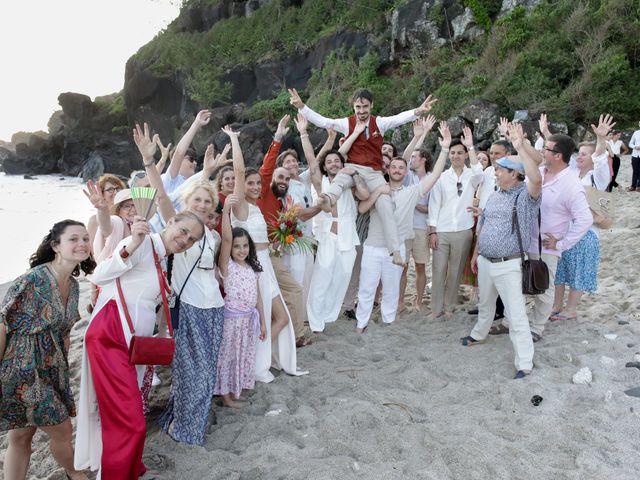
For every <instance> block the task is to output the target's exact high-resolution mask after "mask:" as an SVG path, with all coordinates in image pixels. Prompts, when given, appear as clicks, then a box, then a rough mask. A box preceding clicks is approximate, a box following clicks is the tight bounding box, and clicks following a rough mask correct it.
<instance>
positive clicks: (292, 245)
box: [269, 205, 312, 257]
mask: <svg viewBox="0 0 640 480" xmlns="http://www.w3.org/2000/svg"><path fill="white" fill-rule="evenodd" d="M288 207H289V208H287V209H286V210H283V211H281V212H280V213H279V214H278V216H277V217H276V218H274V219H273V220H272V221H271V228H272V231H271V233H270V234H269V237H270V239H271V247H270V249H271V252H272V253H273V254H274V255H275V256H276V257H281V256H283V255H284V254H285V253H292V252H296V251H297V252H300V253H302V252H311V251H312V244H311V241H310V240H309V239H308V238H305V237H304V236H303V233H302V230H301V229H300V225H299V220H298V214H299V213H300V210H301V207H300V206H299V205H291V206H288Z"/></svg>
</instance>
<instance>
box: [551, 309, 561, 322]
mask: <svg viewBox="0 0 640 480" xmlns="http://www.w3.org/2000/svg"><path fill="white" fill-rule="evenodd" d="M560 313H562V310H554V311H553V312H551V313H550V314H549V320H554V318H553V317H555V316H557V315H559V314H560Z"/></svg>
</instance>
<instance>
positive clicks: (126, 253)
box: [120, 247, 131, 260]
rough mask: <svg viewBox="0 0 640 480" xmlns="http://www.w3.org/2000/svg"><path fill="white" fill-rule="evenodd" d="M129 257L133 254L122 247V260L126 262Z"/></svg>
mask: <svg viewBox="0 0 640 480" xmlns="http://www.w3.org/2000/svg"><path fill="white" fill-rule="evenodd" d="M129 255H131V254H130V253H129V251H128V250H127V247H122V249H121V250H120V258H122V259H123V260H126V259H127V258H129Z"/></svg>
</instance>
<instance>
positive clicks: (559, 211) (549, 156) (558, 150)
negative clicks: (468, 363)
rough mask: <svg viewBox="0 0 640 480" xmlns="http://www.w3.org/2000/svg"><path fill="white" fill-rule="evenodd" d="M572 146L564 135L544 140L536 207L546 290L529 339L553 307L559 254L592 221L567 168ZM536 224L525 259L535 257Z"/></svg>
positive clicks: (540, 297)
mask: <svg viewBox="0 0 640 480" xmlns="http://www.w3.org/2000/svg"><path fill="white" fill-rule="evenodd" d="M574 150H575V143H574V142H573V140H572V139H571V137H568V136H567V135H562V134H556V135H551V136H550V137H548V138H547V139H546V143H545V147H544V150H543V151H542V155H543V158H544V162H543V166H542V167H540V173H541V174H542V204H541V206H540V217H541V226H540V232H541V236H542V260H544V262H545V263H546V264H547V266H548V267H549V288H548V289H547V291H546V292H545V293H543V294H542V295H536V297H535V299H536V300H535V307H534V309H533V318H532V319H531V336H532V337H533V341H534V342H537V341H538V340H540V339H541V338H542V332H544V327H545V324H546V323H547V320H549V316H550V315H551V310H552V307H553V296H554V288H553V285H554V280H555V276H556V268H557V266H558V260H559V259H560V256H561V255H562V252H563V251H565V250H569V249H570V248H571V247H573V246H574V245H575V244H576V243H578V241H579V240H580V239H581V238H582V237H583V236H584V235H585V234H586V233H587V231H588V230H589V227H591V224H592V223H593V217H592V215H591V210H590V209H589V204H588V202H587V196H586V193H585V191H584V188H583V187H582V184H581V183H580V180H579V179H578V178H577V177H576V175H575V174H573V172H571V170H570V169H569V168H568V167H569V160H570V159H571V154H572V153H573V151H574ZM538 252H539V247H538V223H537V221H534V226H533V229H532V239H531V245H530V247H529V257H531V258H538V257H539V253H538Z"/></svg>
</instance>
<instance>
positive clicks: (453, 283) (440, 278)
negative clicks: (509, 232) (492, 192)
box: [431, 229, 473, 316]
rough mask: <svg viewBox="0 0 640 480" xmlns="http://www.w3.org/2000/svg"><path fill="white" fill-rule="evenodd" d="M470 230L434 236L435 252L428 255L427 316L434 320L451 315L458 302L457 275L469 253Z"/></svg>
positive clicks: (458, 277)
mask: <svg viewBox="0 0 640 480" xmlns="http://www.w3.org/2000/svg"><path fill="white" fill-rule="evenodd" d="M472 237H473V232H472V231H471V229H468V230H462V231H461V232H438V249H437V250H433V251H432V253H431V258H432V264H431V269H432V274H431V312H432V313H433V315H434V316H438V315H440V314H442V313H444V312H447V313H450V312H453V307H454V306H455V305H456V303H457V302H458V286H459V285H460V275H462V272H463V271H464V264H465V262H466V261H467V256H468V255H469V252H470V249H471V239H472Z"/></svg>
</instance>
